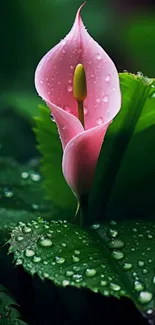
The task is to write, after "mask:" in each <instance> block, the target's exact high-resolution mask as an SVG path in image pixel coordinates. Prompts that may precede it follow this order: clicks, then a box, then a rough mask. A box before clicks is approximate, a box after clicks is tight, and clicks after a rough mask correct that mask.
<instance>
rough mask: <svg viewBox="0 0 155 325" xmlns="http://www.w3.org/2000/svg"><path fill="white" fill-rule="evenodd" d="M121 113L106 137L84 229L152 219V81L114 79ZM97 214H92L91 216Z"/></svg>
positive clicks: (123, 76)
mask: <svg viewBox="0 0 155 325" xmlns="http://www.w3.org/2000/svg"><path fill="white" fill-rule="evenodd" d="M120 82H121V91H122V97H123V98H122V108H121V111H120V113H119V114H118V115H117V116H116V118H115V119H114V121H113V123H112V124H111V126H110V127H109V129H108V132H107V134H106V137H105V140H104V143H103V146H102V149H101V153H100V157H99V161H98V164H97V169H96V174H95V179H94V184H93V187H92V191H91V193H90V196H89V223H93V222H94V221H95V217H96V215H97V216H98V220H99V219H103V218H104V220H105V219H110V218H115V219H118V218H119V219H120V218H123V219H124V216H125V218H130V217H131V215H132V218H137V217H138V218H143V217H144V218H145V217H146V216H148V215H149V217H153V218H154V215H155V205H154V184H155V168H154V165H155V150H154V143H155V100H154V98H150V97H149V94H150V91H151V90H152V89H153V88H152V85H153V79H148V78H144V77H142V76H141V75H138V76H135V75H132V74H128V73H123V74H120ZM96 209H97V214H96Z"/></svg>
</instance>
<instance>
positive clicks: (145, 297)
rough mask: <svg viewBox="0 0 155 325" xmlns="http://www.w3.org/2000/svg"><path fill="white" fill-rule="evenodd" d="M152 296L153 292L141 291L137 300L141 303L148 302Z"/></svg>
mask: <svg viewBox="0 0 155 325" xmlns="http://www.w3.org/2000/svg"><path fill="white" fill-rule="evenodd" d="M152 298H153V294H152V293H151V292H148V291H141V292H140V294H139V297H138V300H139V302H140V303H141V304H148V303H149V302H150V301H151V300H152Z"/></svg>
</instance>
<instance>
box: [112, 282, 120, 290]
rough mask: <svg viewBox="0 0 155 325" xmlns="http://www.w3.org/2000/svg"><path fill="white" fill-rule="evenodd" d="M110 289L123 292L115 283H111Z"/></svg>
mask: <svg viewBox="0 0 155 325" xmlns="http://www.w3.org/2000/svg"><path fill="white" fill-rule="evenodd" d="M110 289H112V290H113V291H119V290H121V287H120V286H119V285H118V284H115V283H112V282H111V283H110Z"/></svg>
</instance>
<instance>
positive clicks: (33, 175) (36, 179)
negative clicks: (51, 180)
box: [31, 173, 41, 182]
mask: <svg viewBox="0 0 155 325" xmlns="http://www.w3.org/2000/svg"><path fill="white" fill-rule="evenodd" d="M40 178H41V177H40V175H39V174H36V173H34V174H31V179H32V181H34V182H39V181H40Z"/></svg>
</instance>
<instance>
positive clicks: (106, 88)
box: [79, 16, 121, 129]
mask: <svg viewBox="0 0 155 325" xmlns="http://www.w3.org/2000/svg"><path fill="white" fill-rule="evenodd" d="M79 33H80V35H81V51H82V56H81V63H82V64H83V65H84V68H85V72H86V80H87V92H88V96H87V99H86V100H85V107H86V112H87V113H86V115H85V128H86V129H90V128H92V127H95V126H96V125H97V124H98V121H101V120H102V123H108V122H109V121H111V120H112V119H113V118H114V117H115V115H116V114H117V113H118V111H119V110H120V106H121V93H120V84H119V77H118V72H117V70H116V67H115V65H114V63H113V61H112V60H111V59H110V57H109V56H108V55H107V53H106V52H105V51H104V50H103V49H102V47H101V46H100V45H99V44H98V43H97V42H95V41H94V40H93V38H92V37H91V36H90V35H89V34H88V32H87V31H86V29H85V27H84V25H83V22H82V20H81V17H80V16H79Z"/></svg>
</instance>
